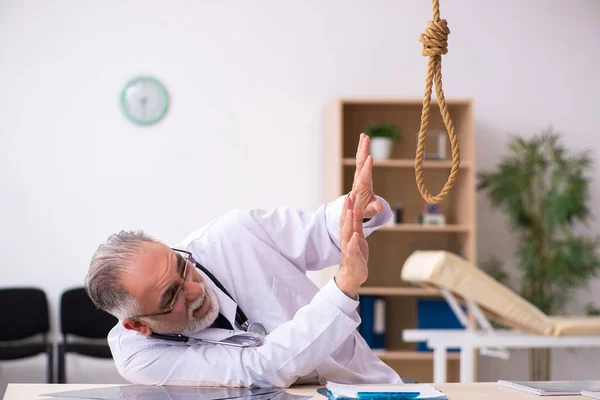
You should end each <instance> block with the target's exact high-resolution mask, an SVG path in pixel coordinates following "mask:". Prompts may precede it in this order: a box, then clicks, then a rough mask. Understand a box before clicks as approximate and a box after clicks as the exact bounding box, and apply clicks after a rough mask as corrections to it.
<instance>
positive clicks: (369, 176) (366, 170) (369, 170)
mask: <svg viewBox="0 0 600 400" xmlns="http://www.w3.org/2000/svg"><path fill="white" fill-rule="evenodd" d="M359 178H360V180H361V183H362V184H363V185H365V186H366V187H371V186H372V185H373V157H372V156H371V155H368V156H367V157H366V160H365V163H364V164H363V166H362V168H361V170H360V176H359Z"/></svg>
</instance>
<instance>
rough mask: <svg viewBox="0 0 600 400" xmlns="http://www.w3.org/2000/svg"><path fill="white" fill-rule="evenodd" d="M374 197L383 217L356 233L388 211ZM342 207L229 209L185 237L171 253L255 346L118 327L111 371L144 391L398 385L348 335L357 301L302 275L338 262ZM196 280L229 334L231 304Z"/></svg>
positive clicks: (339, 202)
mask: <svg viewBox="0 0 600 400" xmlns="http://www.w3.org/2000/svg"><path fill="white" fill-rule="evenodd" d="M379 200H381V201H382V202H383V204H384V205H385V210H384V211H383V212H382V213H380V214H379V215H377V216H376V217H374V218H373V219H372V220H370V221H368V222H367V223H365V224H364V225H363V226H364V232H365V235H369V234H370V233H371V232H373V230H375V229H376V228H378V227H380V226H382V225H383V224H386V223H387V222H389V221H390V220H391V218H392V212H391V210H390V207H389V204H388V203H387V202H386V201H385V200H383V199H382V198H379ZM342 207H343V197H340V198H338V199H336V200H335V201H333V202H331V203H328V204H325V205H322V206H321V207H319V208H318V209H317V210H316V211H315V212H310V213H307V212H303V211H301V210H296V209H291V208H276V209H274V210H272V211H264V210H250V211H241V210H233V211H231V212H228V213H226V214H225V215H224V216H222V217H220V218H217V219H216V220H214V221H212V222H210V223H209V224H207V225H205V226H204V227H202V228H201V229H199V230H197V231H195V232H193V233H192V234H191V235H189V236H188V237H187V238H186V239H185V240H184V242H183V243H181V244H179V248H184V249H187V250H188V251H191V252H192V254H193V257H194V258H195V260H196V261H197V262H199V263H200V264H202V265H203V266H204V267H206V268H207V269H208V270H209V271H211V272H212V274H213V275H215V277H216V279H218V280H219V281H220V282H221V284H222V285H223V286H224V287H225V288H226V290H227V291H228V292H229V293H230V294H231V295H232V296H233V298H234V299H235V300H236V301H237V303H238V304H239V306H240V308H241V309H242V310H243V311H244V313H245V314H246V316H247V317H248V319H249V320H250V321H251V322H260V323H262V324H263V325H264V326H265V328H266V330H267V336H266V337H265V338H264V343H263V345H262V346H259V347H255V348H234V347H230V346H223V345H212V344H185V343H178V342H172V341H165V340H160V339H153V338H147V337H145V336H143V335H141V334H139V333H137V332H135V331H133V330H127V329H125V328H124V327H123V326H122V325H121V323H118V324H117V325H116V326H115V327H114V328H113V329H112V330H111V331H110V333H109V335H108V342H109V345H110V348H111V351H112V354H113V358H114V361H115V363H116V367H117V370H118V372H119V373H120V374H121V375H122V376H123V377H124V378H125V379H127V380H128V381H130V382H132V383H136V384H150V385H196V386H258V387H270V386H278V387H288V386H290V385H292V384H301V383H325V382H326V381H327V380H329V381H335V382H342V383H401V382H402V380H401V379H400V377H399V376H398V375H397V374H396V372H395V371H394V370H392V369H391V368H390V367H388V366H387V365H385V364H384V363H383V362H382V361H380V360H379V358H378V357H377V356H376V355H375V354H374V353H373V352H372V351H371V349H370V348H369V346H368V345H367V344H366V342H365V341H364V339H363V338H362V337H361V336H360V334H359V333H358V331H357V329H356V328H357V327H358V325H359V324H360V317H359V314H358V312H357V310H356V308H357V306H358V301H355V300H353V299H350V298H349V297H348V296H346V295H345V294H344V293H343V292H341V291H340V290H339V288H338V287H337V285H336V284H335V281H334V280H333V279H332V280H330V281H329V282H328V283H327V284H326V285H325V286H324V287H323V288H321V289H320V290H319V289H318V287H317V286H316V285H315V284H314V283H313V282H312V281H311V280H310V279H309V278H308V277H307V276H306V271H308V270H310V271H314V270H319V269H321V268H325V267H328V266H331V265H335V264H339V263H340V262H341V254H340V248H339V243H340V239H339V236H340V229H339V216H340V214H341V210H342ZM203 276H204V278H205V280H206V281H207V282H208V283H209V284H210V286H211V287H212V288H213V290H215V292H216V293H217V296H218V299H219V303H220V305H221V310H222V313H223V315H224V316H225V317H226V318H228V319H229V321H230V322H231V324H232V326H234V327H235V326H236V325H235V323H234V321H235V309H236V305H235V303H233V301H232V300H231V299H230V298H229V297H228V296H227V295H225V294H224V293H223V292H222V291H221V290H219V289H218V288H217V287H216V286H215V285H214V284H212V281H210V279H209V278H208V277H207V276H206V275H204V274H203ZM235 333H238V334H239V333H240V332H239V331H238V332H234V331H228V330H225V329H216V328H210V329H207V330H205V331H202V332H198V333H197V334H195V335H191V336H194V337H198V338H203V337H204V338H209V337H210V338H213V339H214V338H219V339H223V338H227V337H229V336H232V334H235ZM242 333H245V332H242Z"/></svg>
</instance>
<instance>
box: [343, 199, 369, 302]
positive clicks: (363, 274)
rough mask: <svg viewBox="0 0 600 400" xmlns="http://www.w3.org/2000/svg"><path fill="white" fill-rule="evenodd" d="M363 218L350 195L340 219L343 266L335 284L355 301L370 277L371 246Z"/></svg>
mask: <svg viewBox="0 0 600 400" xmlns="http://www.w3.org/2000/svg"><path fill="white" fill-rule="evenodd" d="M362 219H363V216H362V212H361V210H360V208H359V207H358V206H357V205H356V204H355V196H354V194H353V193H350V195H349V196H346V198H345V199H344V209H343V210H342V215H341V218H340V248H341V250H342V264H341V266H340V268H339V269H338V272H337V274H336V276H335V282H336V283H337V285H338V287H339V288H340V290H341V291H342V292H344V293H345V294H346V295H347V296H348V297H350V298H352V299H354V298H356V296H357V295H358V289H359V288H360V287H361V286H362V285H363V283H365V281H366V280H367V278H368V276H369V268H368V266H367V264H368V261H369V245H368V244H367V241H366V239H365V236H364V233H363V225H362V224H363V222H362Z"/></svg>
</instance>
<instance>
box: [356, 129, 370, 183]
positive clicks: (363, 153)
mask: <svg viewBox="0 0 600 400" xmlns="http://www.w3.org/2000/svg"><path fill="white" fill-rule="evenodd" d="M359 143H360V146H359V148H358V153H357V155H356V171H357V172H358V173H359V174H361V173H362V169H363V166H364V165H365V161H367V157H368V155H369V137H368V136H367V135H365V134H364V133H361V134H360V142H359Z"/></svg>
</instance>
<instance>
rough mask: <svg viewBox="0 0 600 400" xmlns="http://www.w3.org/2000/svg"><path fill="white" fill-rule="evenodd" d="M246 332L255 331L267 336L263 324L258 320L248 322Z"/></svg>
mask: <svg viewBox="0 0 600 400" xmlns="http://www.w3.org/2000/svg"><path fill="white" fill-rule="evenodd" d="M246 332H250V333H257V334H259V335H261V336H263V337H264V336H267V330H266V329H265V327H264V325H263V324H261V323H258V322H250V323H248V329H246Z"/></svg>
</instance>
